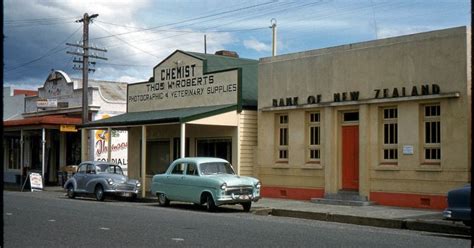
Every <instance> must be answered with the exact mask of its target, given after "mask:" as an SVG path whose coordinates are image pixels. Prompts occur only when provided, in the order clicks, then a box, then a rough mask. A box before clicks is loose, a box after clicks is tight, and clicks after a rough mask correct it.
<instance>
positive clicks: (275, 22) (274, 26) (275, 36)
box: [270, 18, 277, 56]
mask: <svg viewBox="0 0 474 248" xmlns="http://www.w3.org/2000/svg"><path fill="white" fill-rule="evenodd" d="M270 23H271V24H272V25H271V26H270V28H271V29H272V34H273V37H272V56H275V55H276V50H277V44H276V42H277V40H276V39H277V30H276V27H277V21H276V19H275V18H272V19H271V20H270Z"/></svg>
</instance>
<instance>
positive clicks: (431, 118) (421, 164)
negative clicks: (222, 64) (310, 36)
mask: <svg viewBox="0 0 474 248" xmlns="http://www.w3.org/2000/svg"><path fill="white" fill-rule="evenodd" d="M470 35H471V33H470V30H469V29H467V28H466V27H458V28H452V29H446V30H439V31H433V32H427V33H419V34H414V35H406V36H400V37H395V38H387V39H381V40H375V41H368V42H362V43H356V44H348V45H343V46H338V47H330V48H325V49H318V50H312V51H306V52H300V53H295V54H288V55H281V56H276V57H269V58H262V59H260V63H259V77H258V84H259V92H258V162H257V164H258V166H257V167H256V168H255V171H256V175H257V176H258V178H259V179H260V180H261V181H262V185H263V188H262V195H263V196H264V197H265V196H266V197H281V198H290V199H303V200H309V199H312V198H324V197H328V196H329V195H334V194H342V193H347V192H352V193H353V194H356V195H358V196H359V197H361V198H363V199H365V200H368V201H373V202H376V203H378V204H381V205H392V206H403V207H423V208H432V209H442V208H444V207H446V197H445V196H446V193H447V192H448V190H450V189H452V188H455V187H458V186H462V185H465V184H467V183H469V182H470V181H471V178H470V164H471V159H472V157H471V156H472V155H471V154H470V153H469V151H470V150H471V145H472V144H471V142H470V137H471V132H472V130H470V125H471V121H472V120H471V116H470V111H471V110H470V106H471V104H470V103H471V97H472V96H471V95H470V87H471V77H470V75H471V64H470V54H471V51H470V46H471V45H470Z"/></svg>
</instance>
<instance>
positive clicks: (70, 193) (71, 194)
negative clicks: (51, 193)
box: [67, 184, 76, 199]
mask: <svg viewBox="0 0 474 248" xmlns="http://www.w3.org/2000/svg"><path fill="white" fill-rule="evenodd" d="M67 197H69V198H71V199H74V197H76V194H75V193H74V186H73V185H72V184H70V185H69V186H67Z"/></svg>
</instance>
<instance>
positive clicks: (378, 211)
mask: <svg viewBox="0 0 474 248" xmlns="http://www.w3.org/2000/svg"><path fill="white" fill-rule="evenodd" d="M252 212H254V213H255V214H258V215H274V216H284V217H293V218H303V219H312V220H321V221H331V222H340V223H349V224H356V225H366V226H375V227H386V228H397V229H408V230H417V231H427V232H437V233H446V234H458V235H470V233H471V228H470V227H467V226H465V225H464V224H462V223H461V222H453V221H447V220H443V217H442V212H441V211H433V210H425V209H413V208H399V207H388V206H378V205H373V206H340V205H327V204H319V203H313V202H310V201H295V200H286V199H274V198H263V199H261V200H260V201H258V202H256V203H254V204H253V205H252Z"/></svg>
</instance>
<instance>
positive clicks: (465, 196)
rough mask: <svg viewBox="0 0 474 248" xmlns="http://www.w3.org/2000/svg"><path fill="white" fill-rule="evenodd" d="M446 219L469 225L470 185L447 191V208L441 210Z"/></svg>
mask: <svg viewBox="0 0 474 248" xmlns="http://www.w3.org/2000/svg"><path fill="white" fill-rule="evenodd" d="M443 217H444V218H445V219H447V220H453V221H462V222H463V223H464V224H465V225H468V226H470V225H471V222H472V220H471V185H469V184H468V185H465V186H464V187H461V188H457V189H453V190H450V191H449V192H448V208H446V209H445V210H444V211H443Z"/></svg>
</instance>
